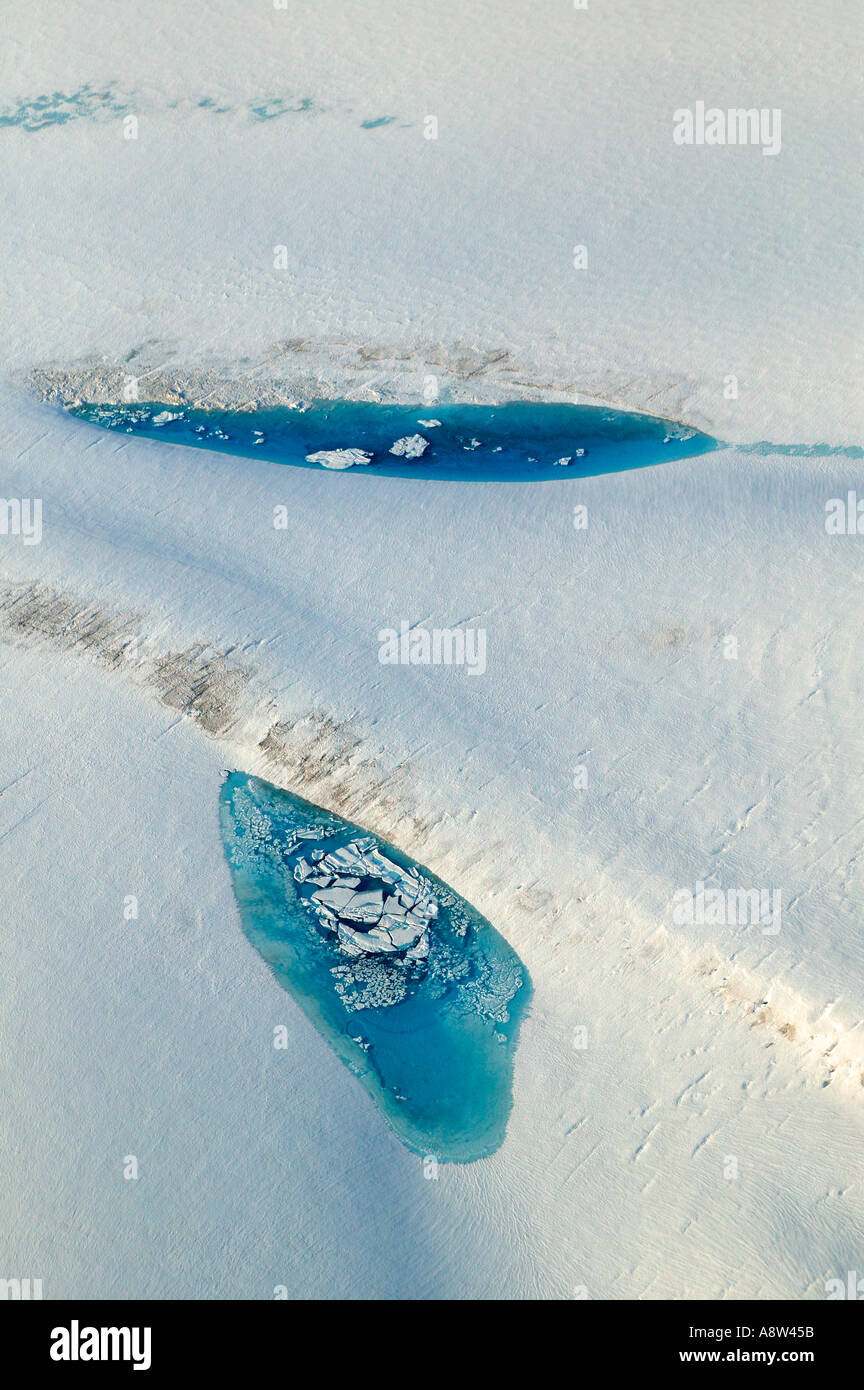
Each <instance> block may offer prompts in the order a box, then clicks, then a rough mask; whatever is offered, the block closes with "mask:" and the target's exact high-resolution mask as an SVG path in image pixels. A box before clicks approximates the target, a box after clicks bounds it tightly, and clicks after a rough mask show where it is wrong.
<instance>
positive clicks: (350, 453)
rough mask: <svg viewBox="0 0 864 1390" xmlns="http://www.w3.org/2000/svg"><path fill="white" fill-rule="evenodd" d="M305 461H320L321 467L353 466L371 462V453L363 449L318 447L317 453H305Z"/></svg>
mask: <svg viewBox="0 0 864 1390" xmlns="http://www.w3.org/2000/svg"><path fill="white" fill-rule="evenodd" d="M306 462H307V463H320V465H321V467H322V468H355V467H358V466H359V465H360V464H365V463H371V462H372V455H371V454H369V453H367V452H366V450H365V449H319V451H318V453H317V454H307V455H306Z"/></svg>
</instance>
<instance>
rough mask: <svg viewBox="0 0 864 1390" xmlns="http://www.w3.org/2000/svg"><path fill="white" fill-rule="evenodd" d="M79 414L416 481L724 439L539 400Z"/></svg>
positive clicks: (531, 469)
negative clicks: (535, 401) (495, 403)
mask: <svg viewBox="0 0 864 1390" xmlns="http://www.w3.org/2000/svg"><path fill="white" fill-rule="evenodd" d="M72 413H73V414H75V415H77V416H79V417H81V418H82V419H85V420H89V421H90V422H91V423H94V424H98V425H102V426H105V427H106V428H108V429H116V430H123V431H125V432H127V433H129V434H138V435H143V436H147V437H152V438H154V439H161V440H163V441H165V442H167V443H173V444H187V445H192V446H194V447H197V448H205V449H211V450H219V451H222V452H224V453H229V454H240V455H242V456H244V457H247V458H263V459H269V460H270V461H271V462H275V463H285V464H293V465H296V466H300V467H305V468H329V469H332V470H334V471H342V470H345V469H350V470H351V471H360V472H367V473H369V474H370V475H371V474H375V473H378V474H389V475H397V476H408V477H412V478H442V479H443V478H446V479H466V480H473V481H479V480H484V479H486V480H501V479H508V478H509V479H513V480H524V479H529V478H544V479H553V478H558V479H561V478H568V477H574V476H575V477H585V476H589V475H591V474H596V473H610V472H619V471H621V470H623V469H628V468H642V467H645V466H647V465H649V464H656V463H667V462H670V461H671V460H673V459H680V458H687V457H689V456H691V455H693V454H701V453H705V452H706V451H707V450H709V449H714V448H716V447H717V441H716V440H714V439H712V438H711V437H710V436H709V435H706V434H700V433H699V432H698V431H696V430H691V429H686V428H684V427H683V426H680V425H676V424H672V423H670V422H669V421H668V420H660V419H657V418H655V417H653V416H650V415H633V414H628V413H624V412H622V411H614V410H607V409H604V408H602V407H599V406H582V405H548V404H538V403H534V402H531V403H525V402H511V403H508V404H506V405H498V406H481V405H435V406H428V407H427V406H422V405H421V406H403V405H398V406H396V405H375V404H370V403H368V402H358V401H340V400H337V401H314V402H310V403H309V404H308V405H306V404H303V405H302V406H300V407H298V408H296V409H290V408H288V407H285V406H282V407H279V408H275V409H268V410H244V411H225V410H203V409H199V408H195V407H179V406H178V407H166V406H165V405H161V404H153V403H149V404H148V403H136V404H134V405H80V406H76V407H75V408H74V410H73V412H72Z"/></svg>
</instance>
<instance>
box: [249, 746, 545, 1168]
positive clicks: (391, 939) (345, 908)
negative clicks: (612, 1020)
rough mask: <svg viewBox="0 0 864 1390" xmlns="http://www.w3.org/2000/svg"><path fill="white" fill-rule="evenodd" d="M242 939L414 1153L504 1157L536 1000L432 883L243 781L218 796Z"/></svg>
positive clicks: (421, 871)
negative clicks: (524, 1037) (521, 1049)
mask: <svg viewBox="0 0 864 1390" xmlns="http://www.w3.org/2000/svg"><path fill="white" fill-rule="evenodd" d="M221 823H222V834H223V839H224V845H225V853H226V856H227V859H228V863H229V865H230V868H231V873H232V879H233V885H234V893H235V896H236V899H237V904H238V907H239V911H240V918H241V922H242V925H243V930H244V932H245V933H246V936H247V937H248V939H249V941H250V942H251V943H252V945H253V946H254V947H255V949H256V950H257V951H259V952H260V954H261V955H262V957H263V958H264V960H265V961H266V962H267V964H268V965H269V967H270V969H271V970H272V971H273V974H274V975H275V976H276V979H277V980H278V981H279V983H280V985H282V987H283V989H285V990H286V991H287V993H288V994H290V995H291V997H292V999H294V1000H296V1002H297V1003H298V1004H299V1005H300V1007H301V1008H302V1009H303V1010H304V1012H305V1013H306V1015H307V1017H308V1018H309V1019H310V1020H311V1022H312V1023H313V1024H314V1025H315V1026H316V1027H317V1028H318V1029H319V1031H320V1032H321V1033H322V1034H323V1035H324V1037H325V1038H326V1039H327V1041H328V1042H329V1043H330V1045H331V1046H332V1047H333V1048H334V1049H335V1051H336V1052H337V1053H338V1055H339V1056H340V1057H341V1059H342V1061H343V1062H344V1063H345V1064H346V1066H348V1067H349V1068H350V1070H351V1071H352V1072H353V1073H354V1075H355V1076H356V1077H357V1079H358V1080H359V1081H360V1083H361V1084H362V1085H363V1086H364V1087H365V1088H366V1090H367V1091H368V1093H369V1095H370V1096H371V1097H372V1099H373V1101H374V1102H375V1103H376V1105H378V1107H379V1109H380V1110H381V1111H382V1113H383V1114H384V1116H385V1117H386V1119H387V1120H388V1122H389V1123H390V1125H391V1126H392V1128H393V1129H394V1130H395V1132H396V1134H397V1135H398V1136H399V1138H400V1139H401V1140H402V1142H403V1143H404V1144H406V1145H407V1146H408V1147H409V1148H410V1149H413V1150H415V1151H416V1152H418V1153H422V1154H424V1155H430V1156H434V1157H435V1158H437V1159H438V1160H440V1161H450V1162H463V1163H464V1162H470V1161H472V1160H474V1159H478V1158H483V1157H486V1156H488V1155H489V1154H492V1153H494V1152H495V1150H496V1149H497V1148H498V1147H499V1145H500V1144H501V1141H502V1140H503V1138H504V1133H505V1130H506V1126H507V1119H508V1116H509V1114H510V1108H511V1104H512V1075H513V1055H514V1051H515V1048H516V1043H517V1038H518V1033H519V1025H520V1021H521V1019H522V1018H523V1016H524V1013H525V1009H526V1006H527V1003H528V999H529V996H530V982H529V979H528V975H527V972H526V970H525V968H524V966H523V965H522V963H521V961H520V960H519V958H518V956H517V955H516V954H515V952H514V951H513V950H512V948H511V947H510V946H509V945H508V943H507V942H506V941H505V940H504V939H503V937H502V936H500V935H499V933H498V932H496V931H495V929H494V928H493V927H492V926H491V925H490V924H489V923H488V922H487V921H486V920H485V918H483V917H481V915H480V914H479V912H477V911H476V910H475V909H474V908H473V907H471V906H470V904H468V903H467V902H465V900H464V899H463V898H461V897H459V895H458V894H457V893H455V892H454V891H453V890H452V889H451V888H449V887H448V886H447V885H446V884H445V883H442V881H441V880H440V879H439V878H436V876H435V875H434V874H431V873H430V872H429V870H428V869H425V868H423V867H422V866H421V865H419V864H416V863H415V862H414V861H413V860H411V859H409V858H408V857H407V856H405V855H404V854H401V853H400V852H399V851H398V850H397V849H395V848H394V847H393V846H392V845H390V844H388V843H387V842H386V841H384V840H382V839H381V838H380V837H379V836H376V835H370V834H369V833H368V832H367V831H365V830H363V829H361V828H360V827H359V826H356V825H352V824H350V823H349V822H348V821H345V820H342V819H341V818H340V817H339V816H336V815H333V814H331V813H330V812H328V811H324V810H322V809H321V808H320V807H317V806H313V805H311V804H310V803H309V802H307V801H303V800H302V799H301V798H300V797H297V796H293V795H291V794H290V793H289V792H284V791H281V790H279V789H278V788H276V787H273V786H271V785H270V784H269V783H268V782H264V781H262V780H261V779H260V778H257V777H250V776H247V775H246V774H245V773H232V774H230V775H229V776H228V778H227V779H226V781H225V783H224V785H223V788H222V794H221Z"/></svg>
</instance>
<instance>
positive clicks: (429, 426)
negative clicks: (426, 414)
mask: <svg viewBox="0 0 864 1390" xmlns="http://www.w3.org/2000/svg"><path fill="white" fill-rule="evenodd" d="M417 424H418V425H422V426H423V428H424V430H434V429H435V427H436V426H437V425H440V424H441V421H440V420H418V421H417Z"/></svg>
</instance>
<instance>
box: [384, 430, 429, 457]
mask: <svg viewBox="0 0 864 1390" xmlns="http://www.w3.org/2000/svg"><path fill="white" fill-rule="evenodd" d="M428 448H429V440H428V439H424V438H423V436H422V434H406V436H405V438H404V439H397V440H396V443H395V444H394V445H393V446H392V448H391V449H390V452H391V454H397V455H398V456H399V457H400V458H406V459H419V458H420V457H421V455H422V454H425V452H426V450H427V449H428Z"/></svg>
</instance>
